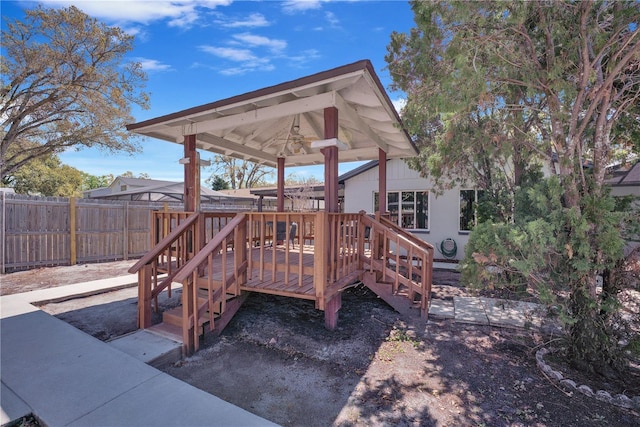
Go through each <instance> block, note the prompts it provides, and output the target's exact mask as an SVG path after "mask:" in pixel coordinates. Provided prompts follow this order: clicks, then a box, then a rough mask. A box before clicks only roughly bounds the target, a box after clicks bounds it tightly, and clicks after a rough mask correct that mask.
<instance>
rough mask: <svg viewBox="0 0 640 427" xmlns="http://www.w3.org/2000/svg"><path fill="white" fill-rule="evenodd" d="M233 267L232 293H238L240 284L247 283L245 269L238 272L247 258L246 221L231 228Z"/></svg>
mask: <svg viewBox="0 0 640 427" xmlns="http://www.w3.org/2000/svg"><path fill="white" fill-rule="evenodd" d="M233 242H234V245H233V246H234V248H233V267H234V269H235V274H236V282H235V286H234V294H235V295H240V286H242V285H244V284H246V283H247V270H246V269H245V270H244V271H243V272H242V273H240V274H238V270H239V269H240V265H242V263H243V262H244V261H245V260H246V259H247V221H243V222H242V223H240V225H238V226H237V227H236V228H235V229H234V230H233ZM249 250H251V240H249Z"/></svg>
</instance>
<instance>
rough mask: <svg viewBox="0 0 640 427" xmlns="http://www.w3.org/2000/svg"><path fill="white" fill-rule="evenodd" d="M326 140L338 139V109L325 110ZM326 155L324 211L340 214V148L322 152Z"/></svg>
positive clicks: (331, 148) (327, 148)
mask: <svg viewBox="0 0 640 427" xmlns="http://www.w3.org/2000/svg"><path fill="white" fill-rule="evenodd" d="M324 137H325V139H330V138H337V137H338V109H337V108H335V107H328V108H325V109H324ZM320 151H321V152H322V154H323V155H324V210H325V211H326V212H340V207H339V206H338V147H335V146H334V147H326V148H323V149H321V150H320Z"/></svg>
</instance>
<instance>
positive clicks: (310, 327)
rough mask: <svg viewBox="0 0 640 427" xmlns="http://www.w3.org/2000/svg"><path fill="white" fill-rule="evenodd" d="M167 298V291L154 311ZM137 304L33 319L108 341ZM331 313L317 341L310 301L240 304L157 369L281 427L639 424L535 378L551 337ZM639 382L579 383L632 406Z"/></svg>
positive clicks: (117, 270)
mask: <svg viewBox="0 0 640 427" xmlns="http://www.w3.org/2000/svg"><path fill="white" fill-rule="evenodd" d="M132 264H133V261H128V262H118V263H105V264H93V265H87V266H74V267H56V268H47V269H40V270H34V271H31V272H20V273H13V274H9V275H4V276H0V280H1V281H2V284H1V286H0V288H1V292H0V293H1V294H2V295H6V294H10V293H16V292H23V291H26V290H32V289H37V288H41V287H51V286H58V285H60V284H69V283H74V282H82V281H86V280H95V279H99V278H103V277H109V276H111V275H121V274H126V270H127V269H128V267H129V266H130V265H132ZM434 283H435V284H436V286H435V287H434V296H435V297H436V298H451V297H452V296H453V295H464V294H466V290H465V289H464V288H461V287H459V286H457V274H456V273H451V272H439V271H437V272H435V274H434ZM178 299H179V292H177V293H176V292H174V294H173V295H172V298H166V297H165V298H164V299H163V300H162V301H161V306H162V307H171V306H174V305H176V304H177V303H178ZM136 304H137V300H136V290H135V288H130V289H123V290H119V291H114V292H109V293H105V294H101V295H96V296H91V297H85V298H78V299H74V300H70V301H64V302H58V303H51V304H47V305H45V306H43V307H42V309H43V310H45V311H47V312H49V313H51V314H54V315H56V316H57V317H59V318H61V319H62V320H65V321H67V322H69V323H70V324H72V325H74V326H76V327H78V328H79V329H82V330H84V331H85V332H87V333H89V334H91V335H93V336H96V337H97V338H99V339H102V340H109V339H112V338H115V337H117V336H120V335H122V334H125V333H127V332H130V331H133V330H134V329H135V313H136ZM342 307H343V308H342V309H341V310H340V320H339V323H338V328H337V330H335V331H327V330H326V329H325V328H324V317H323V313H322V312H320V311H317V310H315V309H314V307H313V303H312V302H309V301H304V300H295V299H290V298H282V297H275V296H269V295H258V294H254V295H251V296H250V298H249V299H247V301H246V302H245V304H244V305H243V307H242V308H241V309H240V311H239V312H238V314H237V315H236V316H235V317H234V319H233V321H232V322H231V323H230V325H229V326H228V327H227V329H226V330H225V331H224V333H223V334H222V335H221V336H220V337H217V338H216V337H212V336H208V335H207V336H206V337H205V338H204V340H203V342H202V347H201V350H200V351H199V352H198V353H197V354H196V355H194V356H193V357H191V358H188V359H186V360H183V361H181V362H179V363H177V364H175V365H174V366H170V367H168V368H166V369H165V371H166V372H167V373H168V374H170V375H173V376H175V377H177V378H179V379H181V380H183V381H186V382H188V383H190V384H192V385H194V386H195V387H198V388H201V389H203V390H205V391H207V392H209V393H212V394H214V395H216V396H218V397H220V398H222V399H224V400H227V401H229V402H231V403H233V404H235V405H238V406H240V407H242V408H245V409H247V410H248V411H250V412H253V413H255V414H258V415H260V416H262V417H264V418H266V419H268V420H270V421H273V422H276V423H278V424H281V425H283V426H332V425H333V426H371V425H376V426H432V425H433V426H445V425H456V426H458V425H463V426H483V425H484V426H606V425H608V426H637V425H639V424H640V415H639V414H638V413H637V412H634V411H632V410H626V409H621V408H618V407H615V406H611V405H609V404H605V403H604V402H601V401H599V400H596V399H594V398H589V397H586V396H584V395H582V394H580V393H573V394H569V393H567V392H566V391H564V390H562V389H560V388H559V387H558V386H557V385H556V384H555V383H553V382H551V381H550V380H549V379H547V378H546V377H545V376H544V375H543V373H542V372H541V371H540V370H539V369H538V368H537V366H536V362H535V351H536V350H537V349H538V348H539V347H540V346H542V345H545V344H548V343H549V342H555V343H557V342H558V339H559V337H553V336H543V335H541V334H540V333H537V332H535V331H526V330H513V329H504V328H502V329H499V328H492V327H486V326H472V325H464V324H459V323H455V322H453V321H449V320H447V321H445V320H440V321H438V320H433V319H430V320H429V321H428V323H425V322H424V321H423V320H420V319H419V318H417V317H412V318H406V317H405V318H403V317H401V316H400V315H399V314H398V313H396V312H394V311H393V310H392V309H391V308H390V307H389V306H387V305H386V304H385V303H384V302H383V301H381V300H380V299H378V298H377V297H376V296H375V295H374V294H372V293H371V292H370V291H369V290H368V289H366V288H364V287H362V286H359V287H354V288H351V289H349V290H347V291H345V293H344V296H343V305H342ZM156 320H159V318H158V319H156ZM555 363H558V362H555ZM559 363H560V364H561V362H559ZM557 368H558V369H560V370H562V371H563V372H565V374H566V375H565V376H569V377H572V374H573V373H572V372H571V370H570V369H569V368H568V367H566V366H558V367H557ZM575 375H578V374H577V373H575ZM638 378H639V377H637V376H633V375H630V376H628V377H627V378H626V379H625V380H624V381H615V382H609V383H607V382H605V381H604V380H602V379H598V378H584V377H583V380H584V381H590V382H591V383H590V384H588V385H590V386H591V387H592V388H593V389H594V390H598V389H601V388H604V389H609V390H610V391H611V392H612V393H613V392H615V393H619V392H622V391H624V392H625V393H626V394H627V395H630V396H633V395H640V381H639V380H638ZM212 421H213V420H212Z"/></svg>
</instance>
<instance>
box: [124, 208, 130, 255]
mask: <svg viewBox="0 0 640 427" xmlns="http://www.w3.org/2000/svg"><path fill="white" fill-rule="evenodd" d="M123 210H124V212H123V215H122V216H123V219H124V220H123V223H124V224H123V227H122V257H123V258H124V260H125V261H128V260H129V202H127V201H125V202H124V206H123Z"/></svg>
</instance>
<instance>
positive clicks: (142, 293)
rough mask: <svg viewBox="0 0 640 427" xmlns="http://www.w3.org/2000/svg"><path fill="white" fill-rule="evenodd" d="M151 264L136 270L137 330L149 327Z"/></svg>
mask: <svg viewBox="0 0 640 427" xmlns="http://www.w3.org/2000/svg"><path fill="white" fill-rule="evenodd" d="M151 276H152V271H151V264H147V265H145V266H144V267H142V268H141V269H140V270H138V328H140V329H147V328H149V327H150V326H151Z"/></svg>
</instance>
